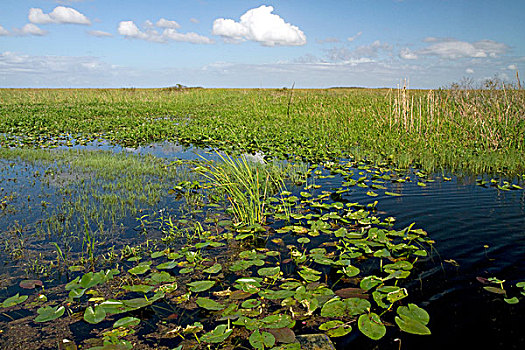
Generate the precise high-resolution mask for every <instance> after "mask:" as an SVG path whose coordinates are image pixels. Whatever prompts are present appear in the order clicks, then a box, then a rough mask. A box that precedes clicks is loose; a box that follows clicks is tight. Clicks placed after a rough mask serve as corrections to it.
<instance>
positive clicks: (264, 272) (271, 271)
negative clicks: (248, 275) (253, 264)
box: [257, 266, 281, 277]
mask: <svg viewBox="0 0 525 350" xmlns="http://www.w3.org/2000/svg"><path fill="white" fill-rule="evenodd" d="M279 272H281V268H280V267H279V266H275V267H263V268H261V269H259V270H257V273H258V274H259V276H265V277H269V276H276V275H277V274H278V273H279Z"/></svg>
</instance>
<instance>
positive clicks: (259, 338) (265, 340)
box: [248, 329, 275, 349]
mask: <svg viewBox="0 0 525 350" xmlns="http://www.w3.org/2000/svg"><path fill="white" fill-rule="evenodd" d="M248 340H249V341H250V344H251V345H252V346H253V347H254V348H255V349H264V348H271V347H273V346H274V345H275V337H274V336H273V335H272V334H271V333H268V332H264V331H263V332H262V333H261V332H259V330H258V329H257V330H256V331H255V332H253V333H252V334H251V335H250V338H248Z"/></svg>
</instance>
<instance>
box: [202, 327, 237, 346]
mask: <svg viewBox="0 0 525 350" xmlns="http://www.w3.org/2000/svg"><path fill="white" fill-rule="evenodd" d="M232 332H233V329H228V326H227V325H225V324H220V325H218V326H217V327H215V329H214V330H212V331H211V332H208V333H206V334H204V335H203V336H202V337H201V341H203V342H206V343H222V342H223V341H225V340H226V338H228V337H229V336H230V334H232Z"/></svg>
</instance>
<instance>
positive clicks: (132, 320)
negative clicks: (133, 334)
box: [113, 316, 140, 328]
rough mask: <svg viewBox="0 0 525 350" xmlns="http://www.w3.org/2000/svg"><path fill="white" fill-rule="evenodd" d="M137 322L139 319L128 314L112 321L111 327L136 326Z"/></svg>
mask: <svg viewBox="0 0 525 350" xmlns="http://www.w3.org/2000/svg"><path fill="white" fill-rule="evenodd" d="M139 323H140V319H138V318H136V317H129V316H128V317H123V318H121V319H120V320H117V321H115V323H113V328H118V327H124V328H128V327H133V326H136V325H138V324H139Z"/></svg>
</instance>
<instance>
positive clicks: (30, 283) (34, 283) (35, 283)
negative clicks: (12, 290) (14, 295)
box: [18, 280, 44, 289]
mask: <svg viewBox="0 0 525 350" xmlns="http://www.w3.org/2000/svg"><path fill="white" fill-rule="evenodd" d="M18 285H19V286H20V288H24V289H35V287H42V286H43V285H44V284H43V283H42V281H41V280H23V281H20V283H19V284H18Z"/></svg>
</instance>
